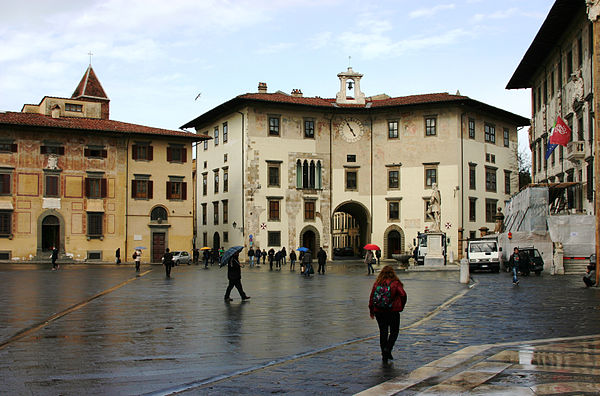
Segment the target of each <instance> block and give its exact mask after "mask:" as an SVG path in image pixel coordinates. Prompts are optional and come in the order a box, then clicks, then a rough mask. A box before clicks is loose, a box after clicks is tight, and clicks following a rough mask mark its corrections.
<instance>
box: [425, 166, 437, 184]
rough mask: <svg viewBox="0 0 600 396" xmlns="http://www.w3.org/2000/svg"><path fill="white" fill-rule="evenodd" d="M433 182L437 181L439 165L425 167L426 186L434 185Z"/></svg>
mask: <svg viewBox="0 0 600 396" xmlns="http://www.w3.org/2000/svg"><path fill="white" fill-rule="evenodd" d="M433 183H437V167H436V168H433V167H428V168H425V188H431V187H433Z"/></svg>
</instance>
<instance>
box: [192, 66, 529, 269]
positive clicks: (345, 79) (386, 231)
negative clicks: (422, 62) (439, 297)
mask: <svg viewBox="0 0 600 396" xmlns="http://www.w3.org/2000/svg"><path fill="white" fill-rule="evenodd" d="M361 78H362V75H361V74H359V73H356V72H354V71H353V70H352V69H351V68H348V70H347V71H345V72H343V73H340V74H338V79H339V82H340V90H339V92H338V93H337V94H336V95H335V98H330V99H326V98H321V97H304V96H303V94H302V92H301V91H300V90H299V89H294V90H293V91H292V92H291V94H286V93H283V92H281V91H277V92H274V93H269V92H268V91H267V85H266V84H265V83H260V84H259V86H258V92H257V93H248V94H243V95H240V96H237V97H235V98H233V99H231V100H229V101H227V102H225V103H222V104H221V105H219V106H217V107H215V108H213V109H211V110H209V111H208V112H206V113H204V114H202V115H200V116H199V117H197V118H195V119H194V120H192V121H190V122H188V123H186V124H185V125H183V126H182V128H194V129H195V130H196V131H197V133H199V134H207V135H210V136H211V137H212V138H213V139H212V140H211V141H205V142H204V144H203V145H198V146H197V158H199V160H198V163H197V175H198V191H197V199H198V208H197V210H198V214H199V215H198V230H199V231H198V232H199V236H200V238H201V240H202V241H203V242H204V243H205V244H206V245H208V246H221V245H223V246H226V247H227V246H230V245H244V246H246V247H250V246H252V247H256V246H258V247H260V248H267V249H268V248H270V247H274V248H275V249H278V248H280V247H283V246H285V247H286V248H287V249H288V251H289V249H296V248H298V247H300V246H305V247H308V248H310V249H311V250H313V251H315V249H318V247H320V246H322V247H323V248H324V249H325V250H327V251H328V255H329V257H332V254H331V253H332V249H333V247H334V246H335V247H339V245H338V242H340V243H341V241H342V239H341V238H340V237H341V236H342V235H341V234H340V229H339V228H336V224H338V223H336V222H338V221H339V220H340V219H342V218H347V217H345V216H344V217H340V216H339V215H337V214H338V213H345V214H347V215H348V216H350V217H351V218H352V222H351V224H355V225H356V227H355V228H353V229H355V230H356V232H357V235H356V236H353V237H352V241H351V245H350V246H358V247H359V248H360V247H362V246H364V245H365V244H366V243H376V244H378V245H379V246H381V248H382V257H383V258H391V255H392V254H393V253H398V252H406V251H407V250H408V247H409V244H411V243H412V239H413V238H414V237H416V235H417V232H422V231H424V230H425V229H426V228H428V227H430V226H431V221H430V218H429V217H428V216H427V215H426V212H427V205H428V202H429V197H430V196H431V193H432V188H433V187H434V185H435V184H436V183H437V185H438V186H439V191H440V192H441V197H442V198H441V220H442V224H443V230H444V231H445V232H446V233H447V236H448V237H449V239H450V243H449V249H450V250H452V251H453V252H454V254H458V250H459V242H458V238H459V229H460V228H462V229H464V230H465V232H466V235H475V233H476V231H477V230H478V229H479V228H480V227H484V226H485V227H488V228H493V224H494V215H495V213H496V208H497V207H498V206H499V205H502V204H503V202H504V201H505V200H506V199H508V198H509V197H510V195H511V194H512V193H515V192H517V189H518V170H517V157H516V150H517V127H519V126H524V125H529V120H528V119H525V118H523V117H520V116H518V115H515V114H512V113H509V112H507V111H504V110H502V109H499V108H496V107H493V106H490V105H487V104H485V103H482V102H479V101H476V100H473V99H470V98H468V97H466V96H462V95H460V94H457V95H450V94H447V93H438V94H425V95H414V96H406V97H389V96H387V95H378V96H372V97H367V96H366V95H365V94H364V93H363V92H362V91H361V88H360V87H361ZM344 238H345V237H344ZM347 239H348V238H345V239H344V240H345V241H346V242H350V241H347ZM346 242H344V243H346ZM344 246H346V245H344Z"/></svg>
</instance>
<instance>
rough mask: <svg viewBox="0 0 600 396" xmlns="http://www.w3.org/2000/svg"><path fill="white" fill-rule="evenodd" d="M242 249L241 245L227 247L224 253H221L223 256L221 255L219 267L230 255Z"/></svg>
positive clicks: (225, 262)
mask: <svg viewBox="0 0 600 396" xmlns="http://www.w3.org/2000/svg"><path fill="white" fill-rule="evenodd" d="M242 249H244V247H243V246H234V247H230V248H229V249H227V251H226V252H225V253H223V257H221V263H220V264H219V267H222V266H224V265H225V264H227V262H228V261H229V259H230V258H231V256H233V255H234V254H236V253H239V252H241V251H242Z"/></svg>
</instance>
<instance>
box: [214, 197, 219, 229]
mask: <svg viewBox="0 0 600 396" xmlns="http://www.w3.org/2000/svg"><path fill="white" fill-rule="evenodd" d="M213 224H214V225H219V201H214V202H213Z"/></svg>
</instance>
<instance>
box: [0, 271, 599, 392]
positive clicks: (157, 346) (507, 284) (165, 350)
mask: <svg viewBox="0 0 600 396" xmlns="http://www.w3.org/2000/svg"><path fill="white" fill-rule="evenodd" d="M146 269H148V268H143V271H144V270H146ZM152 269H153V270H152V271H151V272H150V273H148V274H146V275H144V276H141V277H139V278H137V279H135V280H133V281H131V279H132V275H133V271H132V270H131V267H127V268H125V267H120V268H119V267H116V266H105V267H85V266H78V267H76V266H66V267H62V268H61V271H57V272H52V271H48V269H47V267H46V268H42V267H36V266H24V267H23V268H21V267H19V266H16V267H14V266H10V267H9V266H3V267H0V277H1V279H2V282H3V284H4V285H8V286H9V287H3V288H2V290H0V301H1V302H2V308H1V309H0V320H1V322H0V336H1V337H2V338H1V341H0V342H3V344H2V346H1V347H0V383H2V384H3V385H2V387H3V388H4V389H3V390H2V392H0V393H4V392H6V394H64V395H68V394H82V393H86V394H142V393H150V394H170V393H174V392H180V393H183V394H215V395H217V394H219V395H220V394H234V393H237V394H265V393H289V394H309V393H313V394H333V393H335V394H352V393H357V392H360V391H363V390H365V389H368V388H371V387H373V386H376V385H378V384H380V383H382V382H384V381H387V380H390V379H393V378H397V377H402V376H406V375H408V374H409V373H411V372H412V371H413V370H415V369H417V368H419V367H421V366H424V365H426V364H428V363H430V362H432V361H434V360H437V359H440V358H442V357H444V356H446V355H449V354H451V353H453V352H457V351H460V350H462V349H463V348H465V347H468V346H471V345H481V344H495V343H500V342H514V341H524V340H534V339H542V338H552V337H570V336H578V335H591V334H596V333H600V312H599V302H600V300H599V298H600V291H599V290H598V289H585V288H583V287H582V285H580V282H581V281H580V279H579V277H574V276H562V277H552V276H549V275H546V276H541V277H529V278H522V279H521V285H520V286H519V287H513V286H512V285H511V281H510V277H509V275H508V274H476V275H474V276H473V278H474V279H475V280H476V281H477V284H476V286H475V287H473V288H472V289H468V288H467V287H466V286H464V285H460V284H459V283H458V272H422V273H402V274H400V276H401V279H402V280H403V281H404V282H405V286H406V289H407V293H408V305H407V308H406V310H405V312H404V313H403V314H402V322H401V326H402V327H403V328H402V330H401V332H400V337H399V339H398V342H397V344H396V348H395V351H394V356H395V360H394V363H393V364H391V365H387V366H384V365H382V363H381V360H380V356H379V353H378V345H377V344H378V340H377V339H376V335H377V325H376V323H375V322H374V321H371V320H370V318H369V317H368V310H367V307H366V302H367V301H366V299H367V296H368V293H369V291H370V287H371V285H372V282H373V280H374V278H373V277H372V276H371V277H367V276H366V275H365V273H364V268H363V267H362V266H361V265H352V264H349V263H346V264H343V265H339V264H332V265H330V266H329V271H328V273H327V275H325V276H318V275H317V276H315V277H313V278H311V279H304V278H302V277H300V276H298V274H297V272H296V273H290V272H289V271H288V270H287V268H286V267H284V269H283V270H282V271H281V272H278V271H275V272H269V271H268V270H267V269H266V268H261V269H248V268H245V269H244V270H243V279H242V282H243V284H244V289H245V290H246V292H247V293H248V294H249V295H251V296H252V300H251V301H249V302H246V303H241V302H240V301H239V296H238V295H237V293H236V291H235V290H234V292H233V294H232V297H233V298H234V301H233V303H231V304H224V303H223V302H222V299H223V293H224V288H225V286H226V279H225V277H226V274H225V270H224V269H223V270H219V269H218V268H217V267H212V268H211V269H209V270H203V269H202V268H201V267H197V266H189V267H188V266H184V267H176V268H175V269H174V274H173V278H172V279H165V278H164V272H163V271H162V269H161V268H160V267H158V266H155V267H153V268H152ZM115 286H118V287H116V288H115V289H114V290H111V291H110V292H108V293H106V294H103V295H100V296H98V294H99V293H102V292H103V291H104V290H107V289H109V288H112V287H115ZM453 297H454V300H451V299H452V298H453ZM90 298H91V300H90V301H88V302H86V303H85V304H83V305H82V306H76V307H75V308H73V306H74V305H77V304H78V303H80V302H82V301H87V300H89V299H90ZM449 300H451V303H449V304H446V305H445V306H444V307H443V308H442V309H437V308H438V307H439V306H440V305H441V304H443V303H444V302H447V301H449ZM70 307H71V308H73V310H72V311H71V312H68V313H66V314H65V315H64V316H61V317H59V318H57V319H55V320H53V321H51V322H49V323H48V324H47V325H45V326H41V327H39V330H35V331H31V333H28V334H25V335H24V336H23V335H22V338H19V339H13V340H11V337H12V336H14V335H15V334H17V333H18V332H19V331H22V330H23V329H27V328H36V325H37V324H40V323H41V324H43V322H44V320H45V319H46V318H48V317H51V316H52V315H53V314H55V313H58V312H61V311H64V310H65V309H68V308H70ZM432 312H433V314H432ZM482 359H483V358H482ZM595 369H598V367H596V368H595ZM507 373H508V374H507ZM507 373H503V374H507V375H508V377H511V376H510V374H509V373H510V372H507ZM499 378H500V377H499ZM540 378H541V377H540ZM413 393H414V392H413Z"/></svg>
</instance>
